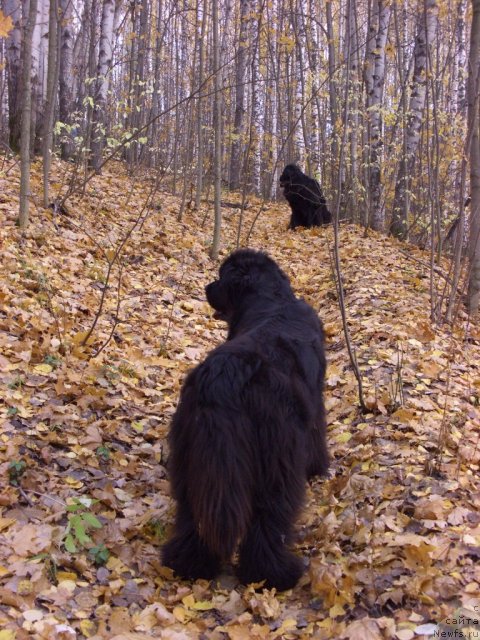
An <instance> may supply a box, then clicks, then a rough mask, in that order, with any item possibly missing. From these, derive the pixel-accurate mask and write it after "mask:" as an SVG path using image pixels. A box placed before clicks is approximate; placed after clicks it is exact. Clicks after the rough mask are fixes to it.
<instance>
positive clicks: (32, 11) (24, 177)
mask: <svg viewBox="0 0 480 640" xmlns="http://www.w3.org/2000/svg"><path fill="white" fill-rule="evenodd" d="M36 18H37V0H30V5H29V10H28V18H27V22H26V24H25V29H24V32H23V52H22V61H23V69H22V127H21V135H20V213H19V218H18V222H19V225H20V228H22V229H23V228H25V227H26V226H27V224H28V198H29V196H30V149H31V131H30V129H31V125H32V93H31V90H32V85H31V72H32V38H33V30H34V28H35V21H36Z"/></svg>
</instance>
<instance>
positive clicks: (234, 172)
mask: <svg viewBox="0 0 480 640" xmlns="http://www.w3.org/2000/svg"><path fill="white" fill-rule="evenodd" d="M250 2H251V0H240V34H239V42H238V50H237V56H236V63H235V116H234V120H233V139H232V151H231V158H230V189H233V190H236V189H239V187H240V181H241V164H242V163H241V149H242V147H243V145H244V141H243V135H244V126H245V74H246V69H247V45H248V25H249V20H250V16H249V13H250V11H251V6H250Z"/></svg>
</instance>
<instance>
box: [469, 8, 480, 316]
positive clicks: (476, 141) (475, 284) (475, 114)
mask: <svg viewBox="0 0 480 640" xmlns="http://www.w3.org/2000/svg"><path fill="white" fill-rule="evenodd" d="M468 69H469V76H468V85H467V99H468V121H469V126H470V127H471V130H472V137H471V141H470V193H471V204H470V206H471V214H470V236H469V242H468V253H469V258H470V277H469V281H468V308H469V311H470V313H471V314H472V315H476V314H478V311H479V308H480V113H479V111H480V99H479V93H480V0H472V27H471V37H470V55H469V65H468Z"/></svg>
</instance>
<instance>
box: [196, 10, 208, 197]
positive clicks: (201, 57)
mask: <svg viewBox="0 0 480 640" xmlns="http://www.w3.org/2000/svg"><path fill="white" fill-rule="evenodd" d="M200 10H201V11H202V23H201V25H202V26H201V30H200V34H199V37H198V87H199V88H200V87H201V85H202V82H203V75H204V66H205V47H204V42H205V33H206V30H207V11H206V8H205V6H204V3H203V2H201V1H200V0H198V3H197V14H198V12H199V11H200ZM203 102H204V101H203V99H202V98H201V97H200V96H199V97H198V101H197V144H198V153H197V185H196V190H195V208H196V209H198V208H199V207H200V201H201V199H202V191H203V165H204V156H205V143H204V133H203V118H204V114H203V109H202V106H203Z"/></svg>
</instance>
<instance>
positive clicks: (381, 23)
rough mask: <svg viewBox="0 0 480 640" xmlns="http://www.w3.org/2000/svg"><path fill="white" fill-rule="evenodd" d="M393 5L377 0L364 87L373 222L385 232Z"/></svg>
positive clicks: (370, 33)
mask: <svg viewBox="0 0 480 640" xmlns="http://www.w3.org/2000/svg"><path fill="white" fill-rule="evenodd" d="M390 13H391V7H390V4H389V3H388V2H384V0H374V2H373V8H372V16H371V23H370V26H369V30H368V31H369V38H368V42H367V50H366V61H365V62H366V64H365V86H366V91H367V112H368V140H369V181H368V189H369V195H370V224H371V226H372V228H373V229H375V230H377V231H382V230H383V226H384V215H383V211H382V183H381V160H382V146H383V136H382V105H383V89H384V84H385V45H386V42H387V36H388V26H389V24H390Z"/></svg>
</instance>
